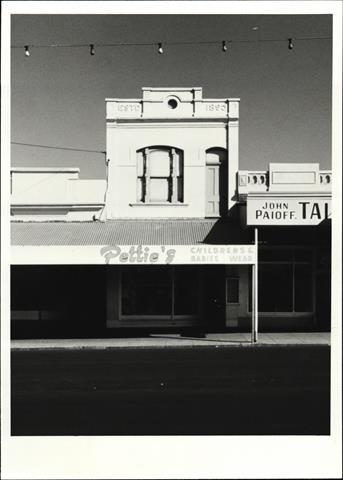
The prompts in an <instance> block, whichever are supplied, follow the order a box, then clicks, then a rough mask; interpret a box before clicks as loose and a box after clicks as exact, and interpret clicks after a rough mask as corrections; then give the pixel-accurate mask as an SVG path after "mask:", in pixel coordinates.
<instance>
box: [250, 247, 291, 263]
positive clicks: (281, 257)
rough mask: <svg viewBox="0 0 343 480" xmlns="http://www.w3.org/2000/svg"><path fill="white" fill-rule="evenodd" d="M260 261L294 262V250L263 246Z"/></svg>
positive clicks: (260, 251)
mask: <svg viewBox="0 0 343 480" xmlns="http://www.w3.org/2000/svg"><path fill="white" fill-rule="evenodd" d="M258 259H259V261H260V262H277V261H279V262H292V261H293V250H292V249H285V248H270V249H268V248H261V249H260V250H259V252H258Z"/></svg>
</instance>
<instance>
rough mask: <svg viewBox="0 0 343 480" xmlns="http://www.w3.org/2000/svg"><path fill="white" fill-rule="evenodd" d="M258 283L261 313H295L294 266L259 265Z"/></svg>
mask: <svg viewBox="0 0 343 480" xmlns="http://www.w3.org/2000/svg"><path fill="white" fill-rule="evenodd" d="M258 282H259V283H258V309H259V311H261V312H292V311H293V266H292V264H285V265H282V264H279V265H278V264H274V265H259V268H258Z"/></svg>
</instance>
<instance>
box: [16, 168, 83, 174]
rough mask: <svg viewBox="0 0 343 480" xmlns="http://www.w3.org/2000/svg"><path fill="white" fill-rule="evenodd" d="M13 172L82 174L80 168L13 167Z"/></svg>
mask: <svg viewBox="0 0 343 480" xmlns="http://www.w3.org/2000/svg"><path fill="white" fill-rule="evenodd" d="M11 172H17V173H28V172H34V173H38V172H43V173H44V172H50V173H53V172H66V173H80V169H79V168H78V167H11Z"/></svg>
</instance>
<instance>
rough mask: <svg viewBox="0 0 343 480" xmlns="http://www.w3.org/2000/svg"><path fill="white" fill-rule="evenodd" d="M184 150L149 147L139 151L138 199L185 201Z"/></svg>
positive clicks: (143, 200) (142, 200) (144, 200)
mask: <svg viewBox="0 0 343 480" xmlns="http://www.w3.org/2000/svg"><path fill="white" fill-rule="evenodd" d="M183 185H184V182H183V152H182V150H178V149H176V148H172V147H147V148H144V149H141V150H139V151H138V152H137V200H138V201H139V202H146V203H149V202H183V197H184V195H183Z"/></svg>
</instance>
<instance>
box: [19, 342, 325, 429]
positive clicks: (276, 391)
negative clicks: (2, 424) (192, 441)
mask: <svg viewBox="0 0 343 480" xmlns="http://www.w3.org/2000/svg"><path fill="white" fill-rule="evenodd" d="M11 369H12V370H11V371H12V405H11V407H12V435H328V434H329V433H330V348H329V347H328V346H308V345H305V346H300V345H296V346H288V347H285V346H283V347H279V346H267V347H261V346H254V347H252V346H250V347H219V348H215V347H199V348H194V347H193V348H181V347H179V348H137V349H131V348H122V349H106V350H73V351H70V350H68V351H67V350H50V351H38V350H37V351H15V352H13V353H12V366H11Z"/></svg>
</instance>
